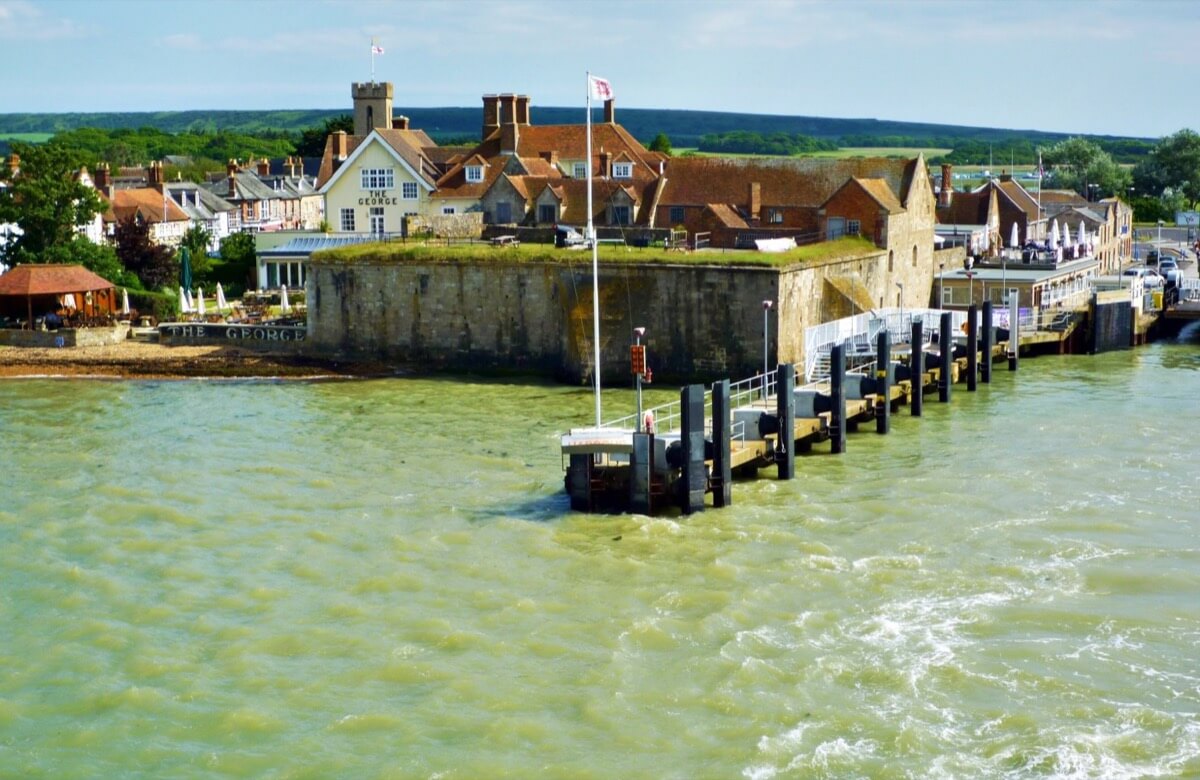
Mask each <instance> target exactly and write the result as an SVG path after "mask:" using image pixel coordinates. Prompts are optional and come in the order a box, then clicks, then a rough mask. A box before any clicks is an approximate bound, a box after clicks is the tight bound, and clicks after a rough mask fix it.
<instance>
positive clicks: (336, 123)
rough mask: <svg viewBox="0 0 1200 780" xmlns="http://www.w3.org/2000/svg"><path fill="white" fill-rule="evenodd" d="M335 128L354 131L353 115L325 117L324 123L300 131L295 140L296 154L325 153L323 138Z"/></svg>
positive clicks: (310, 155) (319, 154)
mask: <svg viewBox="0 0 1200 780" xmlns="http://www.w3.org/2000/svg"><path fill="white" fill-rule="evenodd" d="M336 130H345V131H346V132H347V133H353V132H354V117H352V116H350V115H349V114H340V115H338V116H335V117H333V118H331V119H326V120H325V123H324V124H321V125H317V126H316V127H309V128H306V129H304V130H301V131H300V139H299V140H298V141H296V154H298V155H300V156H301V157H320V156H321V155H323V154H325V139H326V138H328V137H329V134H330V133H332V132H334V131H336Z"/></svg>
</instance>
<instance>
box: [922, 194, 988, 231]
mask: <svg viewBox="0 0 1200 780" xmlns="http://www.w3.org/2000/svg"><path fill="white" fill-rule="evenodd" d="M991 197H992V192H991V190H987V191H986V192H955V193H954V196H953V197H952V198H951V199H950V205H949V206H942V205H940V204H939V205H938V207H937V209H936V210H935V213H936V215H937V221H938V224H939V225H986V224H987V221H988V204H989V203H990V202H991Z"/></svg>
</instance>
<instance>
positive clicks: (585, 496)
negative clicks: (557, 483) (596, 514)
mask: <svg viewBox="0 0 1200 780" xmlns="http://www.w3.org/2000/svg"><path fill="white" fill-rule="evenodd" d="M567 495H568V496H570V497H571V508H572V509H574V510H575V511H576V512H590V511H591V509H592V456H591V455H587V454H582V455H581V454H574V455H571V460H570V462H569V463H568V465H567Z"/></svg>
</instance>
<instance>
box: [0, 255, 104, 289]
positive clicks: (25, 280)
mask: <svg viewBox="0 0 1200 780" xmlns="http://www.w3.org/2000/svg"><path fill="white" fill-rule="evenodd" d="M112 286H113V283H112V282H110V281H108V280H107V279H104V278H102V277H100V276H97V275H96V274H94V273H92V272H91V271H89V270H88V269H86V268H84V267H83V266H81V265H41V264H38V263H23V264H21V265H18V266H17V267H16V268H13V269H12V270H11V271H9V272H8V273H6V274H4V275H2V276H0V295H57V294H59V293H75V292H88V291H89V290H107V289H109V288H110V287H112Z"/></svg>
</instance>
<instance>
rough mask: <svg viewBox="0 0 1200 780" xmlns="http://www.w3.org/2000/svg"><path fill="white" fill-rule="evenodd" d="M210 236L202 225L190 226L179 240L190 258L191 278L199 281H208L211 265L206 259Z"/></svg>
mask: <svg viewBox="0 0 1200 780" xmlns="http://www.w3.org/2000/svg"><path fill="white" fill-rule="evenodd" d="M211 241H212V234H211V233H209V232H208V231H207V230H205V229H204V226H203V225H192V226H191V227H190V228H188V229H187V232H185V233H184V234H183V238H181V239H180V240H179V245H180V246H181V247H184V246H186V247H187V248H188V251H189V252H190V253H191V258H192V276H193V277H195V278H196V279H197V280H199V281H208V272H209V270H210V269H211V267H212V263H211V262H209V259H208V245H209V242H211Z"/></svg>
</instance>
